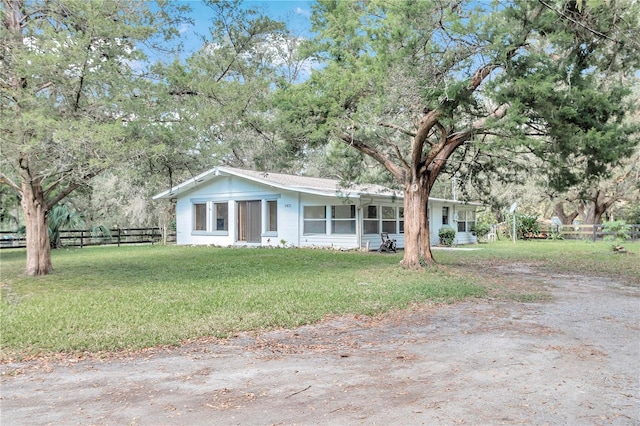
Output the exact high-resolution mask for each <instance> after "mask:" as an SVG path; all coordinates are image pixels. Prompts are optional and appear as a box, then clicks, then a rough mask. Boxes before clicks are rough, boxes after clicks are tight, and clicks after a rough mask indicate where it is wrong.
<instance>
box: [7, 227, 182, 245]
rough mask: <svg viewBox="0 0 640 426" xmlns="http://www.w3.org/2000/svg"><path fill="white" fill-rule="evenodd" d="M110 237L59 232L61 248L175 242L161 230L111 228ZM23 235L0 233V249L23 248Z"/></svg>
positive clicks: (83, 231) (86, 232)
mask: <svg viewBox="0 0 640 426" xmlns="http://www.w3.org/2000/svg"><path fill="white" fill-rule="evenodd" d="M109 233H110V234H111V235H102V234H100V235H98V234H96V233H92V232H91V230H89V229H79V230H76V229H73V230H63V231H60V245H61V246H62V247H86V246H98V245H117V246H120V245H123V244H154V243H158V242H167V243H173V242H175V241H176V233H175V231H164V230H163V229H162V228H113V229H109ZM24 247H26V240H25V237H24V235H18V234H16V233H15V232H10V231H0V249H5V248H24Z"/></svg>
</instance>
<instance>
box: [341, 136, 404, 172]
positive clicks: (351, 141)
mask: <svg viewBox="0 0 640 426" xmlns="http://www.w3.org/2000/svg"><path fill="white" fill-rule="evenodd" d="M340 139H341V140H342V141H343V142H344V143H346V144H347V145H350V146H352V147H354V148H355V149H357V150H358V151H360V152H362V153H363V154H365V155H368V156H370V157H371V158H373V159H374V160H376V161H377V162H378V163H380V164H382V166H384V168H385V169H387V170H388V171H389V173H391V174H392V175H393V177H395V178H396V179H397V180H398V181H399V182H403V181H404V174H403V171H402V169H401V168H400V167H399V166H398V165H397V164H395V163H394V162H393V161H391V159H390V158H389V157H388V156H386V155H385V154H384V153H382V152H381V151H378V150H377V149H375V148H373V147H371V146H369V145H367V144H366V143H364V142H362V141H360V140H357V139H355V138H354V137H353V136H351V135H349V134H347V133H344V134H342V136H340Z"/></svg>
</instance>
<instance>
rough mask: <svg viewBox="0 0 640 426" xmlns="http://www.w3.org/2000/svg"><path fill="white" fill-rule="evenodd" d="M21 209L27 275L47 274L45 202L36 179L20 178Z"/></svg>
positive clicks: (40, 186) (47, 237)
mask: <svg viewBox="0 0 640 426" xmlns="http://www.w3.org/2000/svg"><path fill="white" fill-rule="evenodd" d="M22 209H23V210H24V217H25V222H26V228H27V236H26V238H27V268H26V270H25V274H26V275H29V276H36V275H47V274H50V273H51V272H53V266H52V264H51V247H50V245H49V227H48V225H47V203H46V202H45V199H44V192H43V190H42V185H41V184H40V182H39V180H38V179H32V180H31V181H28V180H27V179H25V178H24V177H23V179H22Z"/></svg>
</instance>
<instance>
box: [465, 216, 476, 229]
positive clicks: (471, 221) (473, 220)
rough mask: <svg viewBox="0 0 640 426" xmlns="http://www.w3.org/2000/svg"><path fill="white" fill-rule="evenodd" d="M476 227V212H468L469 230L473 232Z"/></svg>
mask: <svg viewBox="0 0 640 426" xmlns="http://www.w3.org/2000/svg"><path fill="white" fill-rule="evenodd" d="M475 227H476V212H475V211H470V212H467V232H471V231H472V230H473V229H474V228H475Z"/></svg>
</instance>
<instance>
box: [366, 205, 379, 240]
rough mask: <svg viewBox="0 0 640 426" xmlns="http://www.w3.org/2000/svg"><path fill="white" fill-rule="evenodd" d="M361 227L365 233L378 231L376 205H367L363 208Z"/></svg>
mask: <svg viewBox="0 0 640 426" xmlns="http://www.w3.org/2000/svg"><path fill="white" fill-rule="evenodd" d="M363 213H364V220H363V221H362V222H363V228H364V233H365V234H377V233H378V229H379V227H378V206H367V207H365V208H364V209H363Z"/></svg>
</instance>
